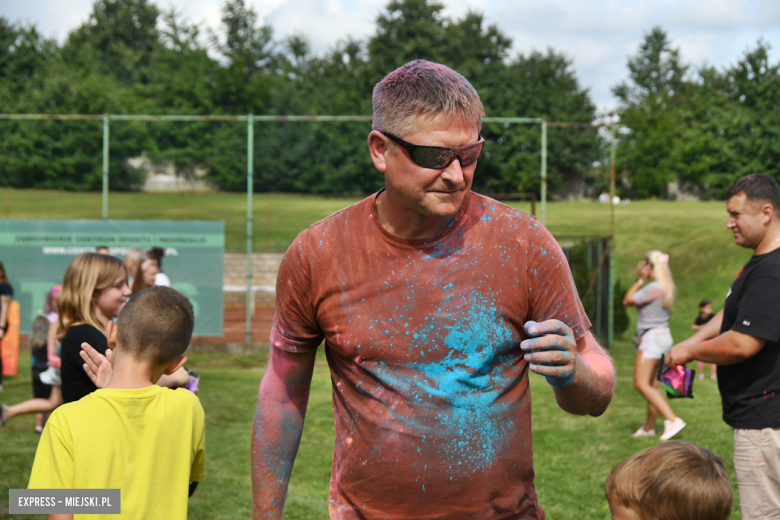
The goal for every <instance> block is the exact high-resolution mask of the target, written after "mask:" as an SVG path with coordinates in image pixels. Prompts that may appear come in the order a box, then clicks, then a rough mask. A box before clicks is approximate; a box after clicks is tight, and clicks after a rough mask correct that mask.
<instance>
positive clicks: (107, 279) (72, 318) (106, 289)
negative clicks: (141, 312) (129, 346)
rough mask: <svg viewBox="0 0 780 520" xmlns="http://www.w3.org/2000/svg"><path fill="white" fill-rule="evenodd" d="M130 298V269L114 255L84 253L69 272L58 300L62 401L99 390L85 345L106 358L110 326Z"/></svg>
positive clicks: (74, 399) (70, 267)
mask: <svg viewBox="0 0 780 520" xmlns="http://www.w3.org/2000/svg"><path fill="white" fill-rule="evenodd" d="M128 296H130V288H129V287H128V286H127V269H126V268H125V264H124V263H123V262H122V261H121V260H120V259H118V258H116V257H114V256H108V255H99V254H97V253H82V254H80V255H79V256H77V257H76V258H74V259H73V261H72V262H71V263H70V265H69V266H68V269H67V271H65V278H64V279H63V281H62V290H61V291H60V294H59V296H58V297H57V307H58V309H59V327H58V330H57V338H58V339H59V340H60V341H61V343H62V350H61V358H62V398H63V400H64V401H65V402H66V403H70V402H72V401H78V400H79V399H81V398H82V397H84V396H85V395H87V394H90V393H92V392H93V391H95V390H97V387H96V386H95V385H94V383H92V380H91V379H90V378H89V376H87V374H86V372H84V368H83V365H84V361H83V360H82V359H81V355H80V352H81V344H82V343H88V344H89V345H91V346H92V348H94V349H95V350H97V351H98V352H99V353H100V354H102V355H105V353H106V350H108V340H107V339H106V325H107V324H108V322H109V321H110V320H113V319H114V318H116V317H117V316H118V315H119V311H121V310H122V307H124V306H125V303H126V302H127V298H128Z"/></svg>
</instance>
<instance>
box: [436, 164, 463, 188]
mask: <svg viewBox="0 0 780 520" xmlns="http://www.w3.org/2000/svg"><path fill="white" fill-rule="evenodd" d="M441 178H442V180H445V181H447V182H450V183H452V184H454V185H456V186H458V185H460V184H462V183H463V181H464V177H463V168H461V167H460V160H459V159H455V160H454V161H452V162H451V163H450V165H449V166H447V167H446V168H444V169H443V170H442V171H441Z"/></svg>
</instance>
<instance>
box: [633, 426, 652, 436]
mask: <svg viewBox="0 0 780 520" xmlns="http://www.w3.org/2000/svg"><path fill="white" fill-rule="evenodd" d="M634 437H655V430H650V431H647V430H645V427H644V426H640V427H639V429H638V430H637V431H636V432H634Z"/></svg>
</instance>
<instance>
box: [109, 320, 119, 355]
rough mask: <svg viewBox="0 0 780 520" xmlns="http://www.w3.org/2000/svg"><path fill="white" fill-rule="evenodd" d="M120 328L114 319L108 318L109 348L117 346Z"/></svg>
mask: <svg viewBox="0 0 780 520" xmlns="http://www.w3.org/2000/svg"><path fill="white" fill-rule="evenodd" d="M118 331H119V329H118V328H117V326H116V323H114V320H108V324H107V325H106V335H107V336H108V348H110V349H112V350H113V349H115V348H116V338H117V335H118Z"/></svg>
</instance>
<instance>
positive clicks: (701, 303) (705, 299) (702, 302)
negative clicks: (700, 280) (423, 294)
mask: <svg viewBox="0 0 780 520" xmlns="http://www.w3.org/2000/svg"><path fill="white" fill-rule="evenodd" d="M705 305H712V302H711V301H710V300H708V299H707V298H704V299H703V300H702V301H700V302H699V308H700V309H701V308H702V307H704V306H705Z"/></svg>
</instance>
